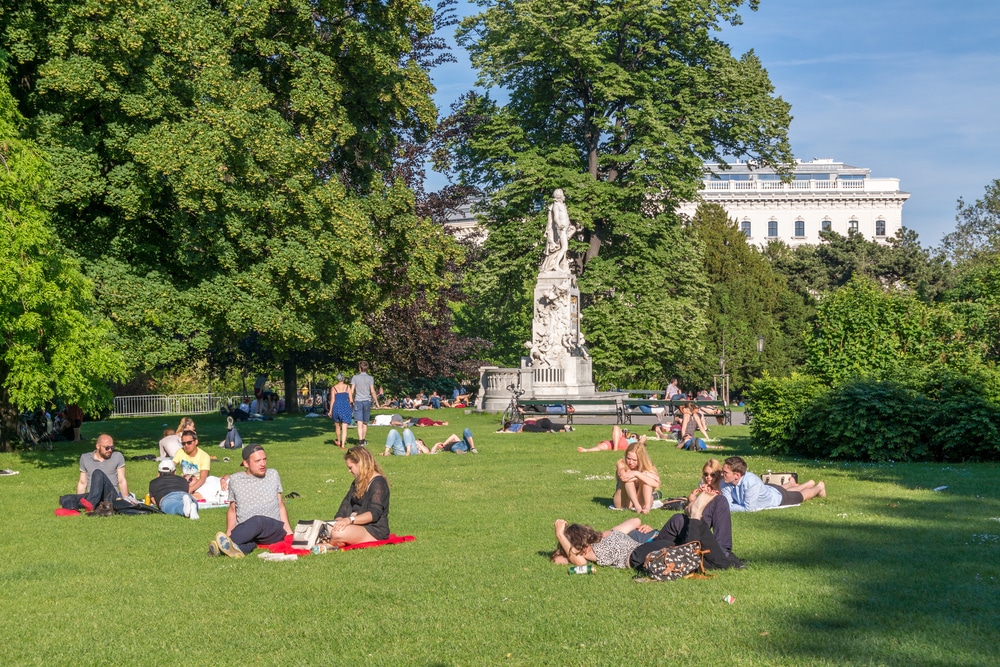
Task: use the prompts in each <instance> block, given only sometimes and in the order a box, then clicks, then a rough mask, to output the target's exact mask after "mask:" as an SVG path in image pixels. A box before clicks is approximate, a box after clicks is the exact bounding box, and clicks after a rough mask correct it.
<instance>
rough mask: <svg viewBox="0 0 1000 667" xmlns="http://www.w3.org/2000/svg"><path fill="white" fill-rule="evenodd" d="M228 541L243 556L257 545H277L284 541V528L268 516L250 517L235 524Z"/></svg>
mask: <svg viewBox="0 0 1000 667" xmlns="http://www.w3.org/2000/svg"><path fill="white" fill-rule="evenodd" d="M229 539H231V540H232V541H233V543H234V544H235V545H236V546H237V547H239V549H240V551H242V552H243V553H245V554H248V553H250V552H251V551H253V550H254V549H256V548H257V545H258V544H277V543H278V542H280V541H282V540H283V539H285V526H284V525H283V524H282V523H281V522H280V521H278V520H277V519H272V518H271V517H269V516H252V517H250V518H249V519H247V520H246V521H244V522H243V523H240V524H237V525H236V527H235V528H233V532H232V533H231V534H230V535H229Z"/></svg>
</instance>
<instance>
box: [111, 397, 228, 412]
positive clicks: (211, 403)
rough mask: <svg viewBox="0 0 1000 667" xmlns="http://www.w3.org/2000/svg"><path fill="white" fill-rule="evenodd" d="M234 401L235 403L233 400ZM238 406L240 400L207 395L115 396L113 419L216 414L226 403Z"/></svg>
mask: <svg viewBox="0 0 1000 667" xmlns="http://www.w3.org/2000/svg"><path fill="white" fill-rule="evenodd" d="M233 399H235V401H234V400H233ZM230 402H231V403H232V404H233V405H239V402H240V398H239V397H234V396H220V395H217V394H213V393H211V392H209V393H207V394H171V395H165V394H152V395H149V396H115V407H114V410H113V411H112V413H111V415H112V416H113V417H141V416H153V415H197V414H205V413H208V412H217V411H218V410H219V408H221V407H222V406H224V405H226V403H230Z"/></svg>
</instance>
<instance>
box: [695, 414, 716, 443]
mask: <svg viewBox="0 0 1000 667" xmlns="http://www.w3.org/2000/svg"><path fill="white" fill-rule="evenodd" d="M694 424H695V426H697V427H698V430H699V431H701V434H702V435H703V436H705V442H712V439H711V438H710V437H708V426H706V425H705V417H704V416H703V415H702V414H701V413H700V412H696V413H694Z"/></svg>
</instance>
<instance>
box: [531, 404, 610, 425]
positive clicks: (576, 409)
mask: <svg viewBox="0 0 1000 667" xmlns="http://www.w3.org/2000/svg"><path fill="white" fill-rule="evenodd" d="M518 403H519V404H520V406H521V408H522V409H523V408H532V407H535V408H539V407H547V406H550V405H557V406H561V407H562V409H563V411H562V414H565V416H566V423H567V424H572V423H573V417H581V416H589V417H614V418H615V423H616V424H621V423H623V422H622V419H623V418H624V411H625V409H624V405H623V404H622V400H621V399H620V398H574V399H566V400H558V399H532V400H528V401H518ZM569 406H573V412H570V411H569V410H568V409H567V408H568V407H569ZM530 412H531V411H530V410H525V415H526V416H527V415H528V414H529V413H530ZM537 414H538V415H539V416H549V417H555V416H560V413H550V412H539V413H537Z"/></svg>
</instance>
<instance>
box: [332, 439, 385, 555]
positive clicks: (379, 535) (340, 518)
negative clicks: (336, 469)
mask: <svg viewBox="0 0 1000 667" xmlns="http://www.w3.org/2000/svg"><path fill="white" fill-rule="evenodd" d="M344 460H345V461H346V462H347V469H348V470H349V471H350V472H351V474H352V475H353V476H354V481H353V482H351V488H350V489H348V491H347V495H346V496H345V497H344V501H343V502H342V503H340V509H338V510H337V515H336V517H335V518H334V521H333V527H332V530H331V532H330V544H331V545H332V546H335V547H346V546H349V545H351V544H358V543H360V542H373V541H375V540H384V539H386V538H388V537H389V484H388V482H386V480H385V477H384V476H383V475H382V469H381V468H380V467H379V465H378V463H376V462H375V458H374V457H373V456H372V455H371V452H369V451H368V450H367V449H365V448H364V447H362V446H361V445H358V446H356V447H351V448H350V449H348V450H347V453H346V454H344Z"/></svg>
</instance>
